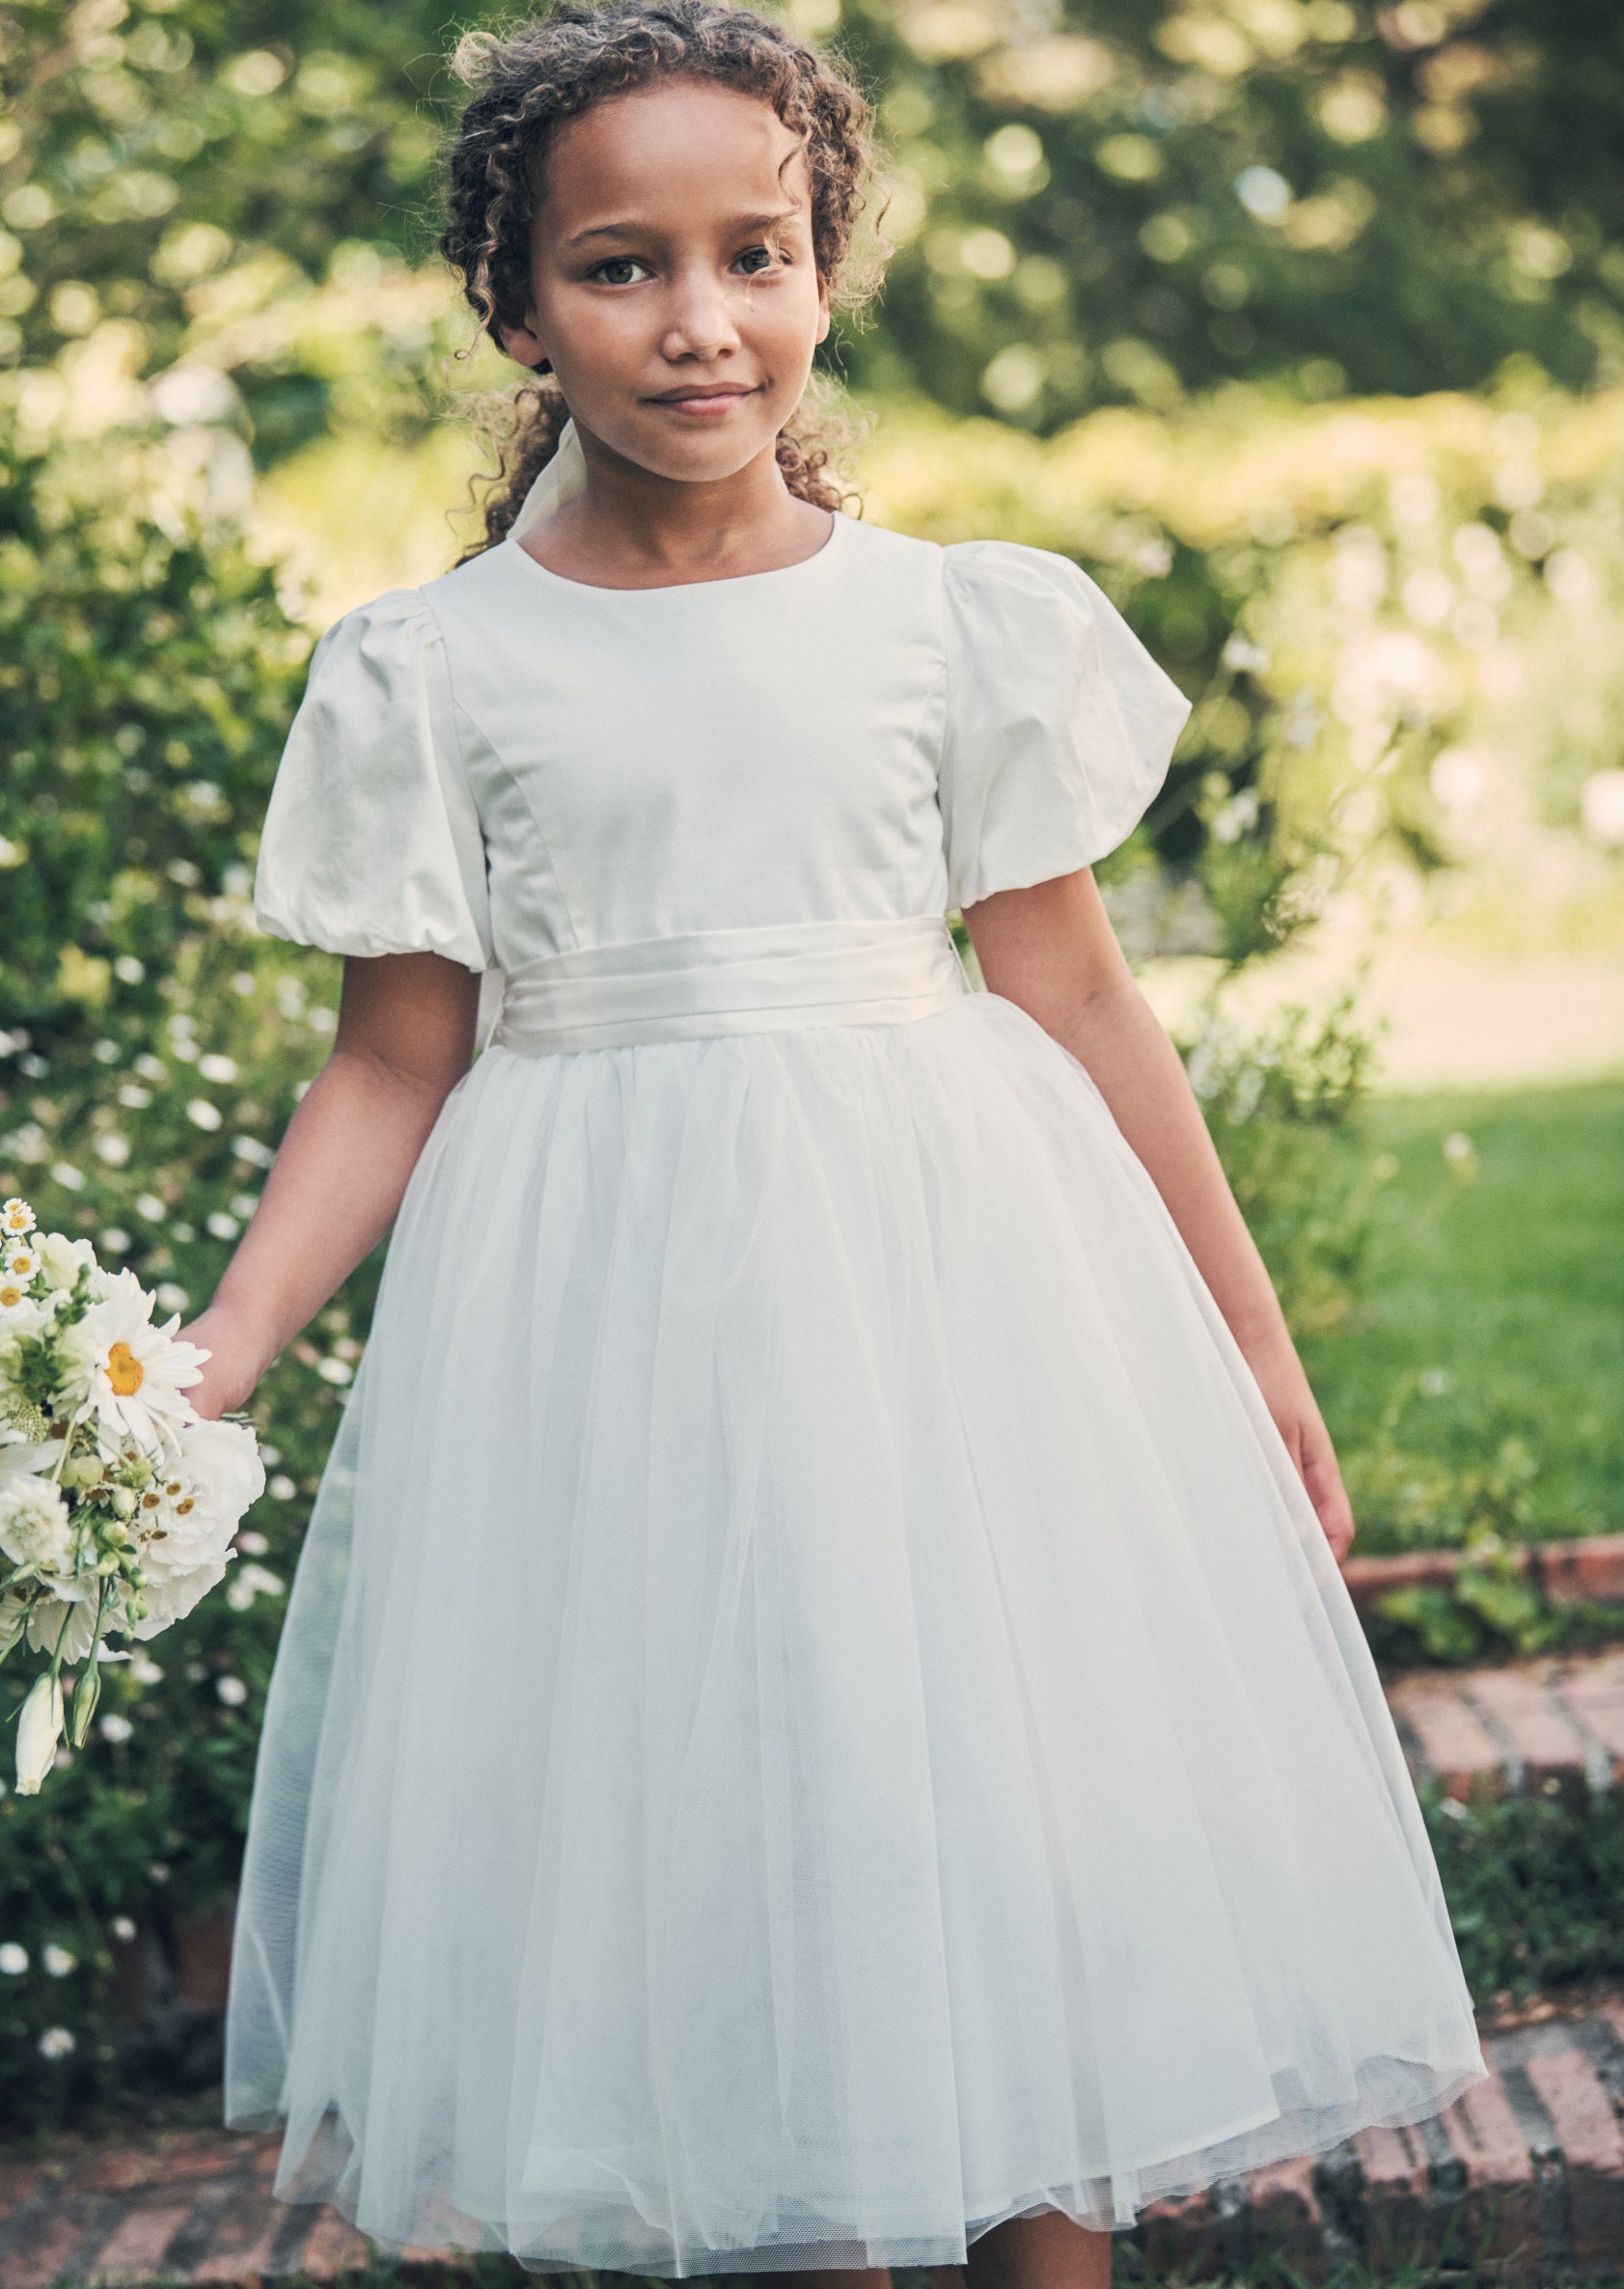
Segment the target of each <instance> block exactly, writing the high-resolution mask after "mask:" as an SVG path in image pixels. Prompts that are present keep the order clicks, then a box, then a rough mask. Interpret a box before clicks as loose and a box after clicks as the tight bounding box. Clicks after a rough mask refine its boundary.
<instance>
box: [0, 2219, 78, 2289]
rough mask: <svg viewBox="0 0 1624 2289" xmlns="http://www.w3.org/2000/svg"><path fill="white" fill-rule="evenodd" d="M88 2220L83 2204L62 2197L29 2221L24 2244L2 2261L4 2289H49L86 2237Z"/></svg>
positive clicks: (0, 2275) (0, 2276)
mask: <svg viewBox="0 0 1624 2289" xmlns="http://www.w3.org/2000/svg"><path fill="white" fill-rule="evenodd" d="M88 2222H89V2219H88V2217H87V2214H86V2211H85V2208H84V2206H83V2204H81V2203H79V2202H76V2201H70V2200H68V2199H66V2198H63V2199H61V2200H58V2201H54V2202H52V2203H51V2205H50V2207H49V2208H48V2209H47V2210H46V2211H45V2212H44V2214H43V2216H42V2217H40V2218H38V2219H33V2220H30V2221H29V2227H28V2231H27V2233H26V2234H25V2235H24V2237H23V2239H22V2244H21V2247H20V2248H15V2249H13V2250H11V2251H9V2252H8V2253H7V2256H6V2258H5V2260H4V2262H3V2263H0V2280H3V2281H4V2283H5V2289H47V2284H48V2283H50V2282H52V2281H55V2280H57V2279H58V2278H59V2277H60V2275H61V2273H62V2269H63V2267H64V2266H65V2265H66V2264H67V2262H68V2260H69V2257H70V2256H71V2255H72V2253H73V2251H74V2250H75V2249H76V2248H78V2246H79V2243H80V2242H81V2241H82V2240H83V2239H84V2235H85V2228H86V2225H87V2224H88Z"/></svg>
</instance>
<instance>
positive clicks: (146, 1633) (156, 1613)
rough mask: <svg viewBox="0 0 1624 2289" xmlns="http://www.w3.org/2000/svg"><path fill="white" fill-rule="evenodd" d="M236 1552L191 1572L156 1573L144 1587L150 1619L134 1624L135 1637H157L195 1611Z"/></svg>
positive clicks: (213, 1560)
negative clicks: (175, 1622)
mask: <svg viewBox="0 0 1624 2289" xmlns="http://www.w3.org/2000/svg"><path fill="white" fill-rule="evenodd" d="M234 1556H235V1552H234V1551H227V1552H226V1553H225V1555H224V1556H223V1557H220V1558H212V1559H210V1560H209V1562H208V1563H207V1564H206V1565H200V1566H194V1567H193V1568H192V1569H191V1571H190V1572H189V1573H184V1574H180V1573H173V1574H172V1573H166V1574H162V1575H158V1576H154V1577H153V1578H152V1579H151V1580H150V1581H149V1582H148V1583H147V1584H146V1586H145V1587H144V1590H143V1595H144V1596H145V1598H146V1600H147V1613H146V1618H145V1619H144V1620H142V1621H137V1622H134V1623H132V1624H131V1627H130V1633H129V1634H130V1636H131V1637H132V1638H155V1637H156V1636H157V1634H158V1632H159V1631H160V1630H163V1629H167V1628H168V1627H169V1625H170V1623H171V1622H172V1621H180V1620H183V1619H184V1617H185V1616H186V1615H187V1614H188V1613H190V1612H191V1610H192V1608H193V1607H194V1606H195V1605H196V1604H197V1602H198V1600H199V1599H200V1598H203V1597H206V1595H207V1594H208V1592H209V1591H210V1590H211V1589H212V1588H213V1586H214V1585H215V1583H216V1582H218V1581H220V1580H221V1579H222V1578H223V1576H224V1574H225V1571H226V1566H227V1564H228V1562H229V1560H230V1559H231V1558H234Z"/></svg>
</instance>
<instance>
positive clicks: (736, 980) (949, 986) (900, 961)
mask: <svg viewBox="0 0 1624 2289" xmlns="http://www.w3.org/2000/svg"><path fill="white" fill-rule="evenodd" d="M970 991H971V986H970V981H969V979H967V978H966V977H965V974H964V968H963V965H962V963H961V962H960V961H959V958H958V954H957V951H956V950H955V949H954V946H953V940H952V932H951V931H950V928H949V927H948V924H947V921H946V919H945V918H944V917H942V916H940V915H907V916H903V917H901V918H887V919H885V920H881V921H877V922H809V923H771V924H766V925H764V926H758V927H752V928H746V929H725V930H692V931H688V932H686V933H683V934H680V935H675V936H672V937H665V938H635V939H629V940H622V941H621V942H620V943H619V945H613V946H587V947H576V948H572V949H570V951H567V952H565V953H551V954H542V955H540V956H538V957H537V959H536V960H535V961H529V962H524V963H521V964H520V965H519V966H518V967H517V968H515V969H513V970H510V971H509V973H508V978H507V981H506V985H505V987H504V991H503V999H502V1009H501V1015H500V1016H499V1018H498V1020H497V1023H496V1027H495V1030H494V1032H493V1033H492V1034H491V1040H492V1042H493V1043H494V1044H495V1045H496V1046H497V1047H499V1048H503V1049H511V1050H516V1051H517V1052H518V1053H519V1054H520V1055H521V1056H529V1057H541V1056H545V1055H546V1054H548V1053H549V1052H550V1051H553V1050H559V1049H613V1048H619V1047H622V1046H624V1045H625V1044H627V1043H630V1042H634V1041H680V1040H692V1039H695V1038H698V1037H700V1036H702V1035H704V1034H757V1033H781V1032H790V1031H795V1030H799V1029H801V1028H803V1027H807V1026H823V1025H896V1024H899V1023H901V1022H902V1021H904V1020H906V1019H909V1018H916V1017H930V1016H934V1015H935V1014H936V1013H937V1012H938V1011H939V1010H943V1009H950V1008H951V1007H952V1006H953V1004H954V1003H955V1002H958V1001H961V1000H962V999H963V997H964V996H965V995H966V994H967V993H969V992H970Z"/></svg>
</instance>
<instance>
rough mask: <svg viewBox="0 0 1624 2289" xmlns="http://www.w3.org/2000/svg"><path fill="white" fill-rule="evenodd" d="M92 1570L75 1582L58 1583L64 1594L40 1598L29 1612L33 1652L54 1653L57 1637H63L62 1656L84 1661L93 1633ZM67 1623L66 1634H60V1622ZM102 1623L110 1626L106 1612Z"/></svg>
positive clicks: (94, 1608)
mask: <svg viewBox="0 0 1624 2289" xmlns="http://www.w3.org/2000/svg"><path fill="white" fill-rule="evenodd" d="M58 1586H59V1587H60V1588H63V1589H65V1590H66V1592H67V1595H66V1596H65V1597H47V1598H41V1601H40V1603H39V1604H38V1605H37V1606H36V1607H35V1608H34V1610H33V1612H32V1613H30V1614H29V1616H28V1641H29V1643H30V1644H31V1645H32V1646H33V1648H34V1650H35V1652H36V1653H54V1652H55V1651H56V1647H57V1640H58V1639H59V1638H62V1658H63V1660H64V1661H66V1662H69V1663H72V1662H76V1661H83V1660H84V1659H85V1657H86V1655H87V1654H88V1653H89V1652H90V1649H91V1640H92V1638H93V1637H94V1635H95V1634H96V1575H95V1574H85V1575H81V1576H80V1578H79V1580H78V1581H77V1582H72V1583H66V1584H59V1585H58ZM64 1621H66V1622H67V1624H68V1635H67V1637H66V1638H63V1637H62V1625H63V1622H64ZM101 1626H102V1628H103V1629H106V1628H108V1627H109V1626H110V1624H109V1621H108V1617H107V1614H106V1613H105V1612H103V1613H102V1616H101Z"/></svg>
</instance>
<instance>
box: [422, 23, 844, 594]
mask: <svg viewBox="0 0 1624 2289" xmlns="http://www.w3.org/2000/svg"><path fill="white" fill-rule="evenodd" d="M453 61H454V68H455V70H456V72H457V75H458V77H459V78H460V79H461V80H462V81H463V82H464V84H465V85H467V86H468V87H470V88H471V89H472V90H473V94H472V95H471V97H469V100H468V103H467V105H466V107H465V108H464V110H463V113H462V117H461V120H460V123H459V124H458V126H457V128H456V130H455V133H454V137H453V140H452V142H451V144H450V147H449V149H448V152H447V155H446V177H447V197H446V204H447V212H448V219H447V223H446V227H445V230H444V232H443V233H442V234H441V237H440V252H441V253H442V254H443V255H444V256H445V258H446V260H447V262H450V263H451V264H452V266H453V268H454V269H455V270H457V271H459V272H460V273H461V278H462V290H463V292H464V294H465V295H466V296H467V299H468V301H469V303H470V305H471V307H472V308H473V310H474V313H475V316H476V317H478V319H479V321H480V326H481V329H482V331H483V332H484V333H487V334H489V335H490V336H491V337H492V339H493V340H494V341H496V342H497V343H498V345H500V344H501V328H502V327H503V326H505V325H517V324H520V323H522V322H523V318H524V315H525V312H526V310H527V309H528V307H529V303H530V298H531V261H532V254H531V233H532V228H533V226H534V223H535V219H536V212H537V207H538V205H539V203H540V198H541V189H542V181H543V171H544V168H545V164H546V157H547V152H548V150H549V148H550V146H551V143H552V141H553V138H554V136H555V135H556V134H557V132H558V129H559V127H560V125H561V124H562V123H563V122H564V121H565V120H570V119H574V118H577V117H578V116H579V115H580V114H581V113H582V112H584V111H587V110H589V109H590V108H591V107H592V104H594V103H600V102H603V101H604V100H605V99H606V98H608V97H613V96H623V95H627V94H630V93H631V92H632V91H633V90H635V89H639V88H646V87H649V86H651V85H653V84H654V83H655V82H657V81H660V80H665V79H676V78H686V79H702V80H710V81H714V82H717V83H719V84H720V85H722V86H724V87H729V88H736V89H738V90H740V91H741V92H742V93H744V94H747V95H752V96H758V97H761V98H762V99H763V101H765V102H768V103H770V104H771V105H772V107H773V109H774V111H775V112H776V113H777V114H778V116H779V118H780V119H781V120H782V121H783V122H784V125H785V126H786V127H787V128H789V129H790V131H791V132H792V133H793V134H795V135H797V136H799V137H800V138H801V145H802V150H803V152H804V154H805V157H806V161H807V167H808V172H809V174H810V177H811V182H812V250H813V254H814V257H815V259H816V262H817V267H818V272H819V275H820V277H821V278H822V280H823V283H824V286H825V288H826V289H827V290H828V292H829V295H830V298H831V300H832V301H835V302H837V303H839V304H840V306H842V307H844V308H847V309H850V308H853V307H855V306H856V305H858V304H860V303H861V302H863V301H865V300H866V299H867V296H868V295H869V294H870V293H871V292H872V291H873V289H874V286H875V284H876V283H877V277H878V263H879V257H878V253H877V251H876V253H875V254H874V256H873V257H872V258H871V260H870V261H869V262H867V263H862V262H857V261H855V260H854V258H853V239H854V236H855V234H856V230H857V224H858V218H859V216H860V215H861V214H862V212H863V210H864V207H866V205H867V185H868V183H869V181H870V179H872V177H873V174H874V169H875V152H874V144H873V112H872V110H871V108H870V106H869V104H868V102H867V98H866V97H864V96H863V94H862V93H861V91H860V90H859V89H858V88H857V86H856V85H855V84H854V82H853V81H852V80H851V79H849V78H848V77H847V76H846V74H845V72H844V71H843V69H841V68H840V66H839V65H838V64H837V63H835V62H834V61H833V60H832V59H831V58H830V57H829V56H828V55H826V54H822V53H820V52H819V51H818V50H817V49H815V48H812V47H811V46H809V45H808V44H807V43H806V42H805V41H801V40H798V39H796V38H795V36H794V35H793V34H792V33H790V32H788V31H786V30H785V29H784V27H783V26H781V25H778V24H775V23H772V22H770V21H769V20H768V19H767V18H766V17H765V16H761V15H757V14H755V12H754V11H753V10H751V9H748V8H741V7H734V6H731V5H729V0H595V4H594V0H558V4H557V5H556V6H555V7H554V8H553V9H552V10H551V11H550V12H549V13H548V14H546V15H544V16H540V17H537V19H536V20H535V21H534V22H531V23H527V24H523V25H521V26H519V27H518V29H517V30H515V31H511V32H509V33H506V34H495V33H489V32H471V33H469V34H467V35H466V37H465V38H464V39H462V40H461V41H459V42H458V44H457V47H456V51H455V54H454V59H453ZM567 419H568V408H567V406H566V405H565V404H564V398H563V395H562V393H561V391H560V389H559V386H558V383H557V382H556V381H555V380H554V379H553V378H552V376H551V375H550V374H547V375H541V376H538V377H537V379H535V380H532V381H530V382H527V383H526V384H525V385H524V386H523V387H522V388H521V389H520V390H519V391H518V393H517V395H516V396H515V397H514V398H513V400H511V402H510V404H509V405H508V406H507V407H505V408H504V414H503V418H502V420H501V423H500V426H499V428H498V432H497V435H496V439H495V443H496V449H497V456H498V463H499V466H498V471H497V474H496V476H495V477H494V478H493V480H492V481H491V484H490V489H489V490H488V491H487V493H486V494H485V497H484V500H483V502H482V509H483V513H484V527H485V529H484V537H483V538H482V539H481V540H478V541H476V542H475V543H474V544H473V545H472V547H470V548H469V549H468V550H467V552H466V555H467V556H477V555H479V554H480V552H481V551H482V549H485V548H490V547H492V546H494V545H495V543H496V542H497V541H499V540H501V539H502V538H504V537H505V536H506V534H507V532H508V530H509V527H510V526H511V524H512V522H513V519H514V517H515V516H517V514H518V511H519V505H520V503H521V502H522V501H523V499H524V497H525V494H526V493H527V492H528V491H529V489H530V486H531V484H532V483H533V482H534V481H535V479H536V477H537V473H538V472H539V471H540V470H541V469H542V468H544V467H545V466H546V464H547V462H548V461H550V460H551V459H552V457H553V455H554V454H555V453H556V451H557V450H558V441H559V437H560V435H561V433H562V431H563V429H564V423H565V421H566V420H567ZM826 427H827V425H819V424H818V423H817V422H816V420H815V418H809V417H808V415H807V414H805V413H804V412H801V413H797V415H796V416H795V418H794V419H792V420H791V421H790V422H789V423H788V424H787V425H786V426H785V427H784V429H783V430H782V431H781V432H780V435H779V439H778V465H779V467H780V469H781V470H782V471H783V473H784V483H786V484H787V485H788V487H789V489H790V491H791V492H793V493H796V494H798V495H799V496H800V497H801V499H802V500H804V501H811V502H812V503H814V504H815V505H816V506H817V507H818V508H820V509H838V508H840V504H841V501H842V498H843V495H842V494H841V492H840V489H839V488H838V487H837V486H836V485H835V483H833V482H832V481H831V479H830V478H829V477H828V476H826V475H825V470H826V469H827V467H828V464H829V461H830V457H831V440H830V438H829V437H828V435H827V434H826V433H825V431H826Z"/></svg>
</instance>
